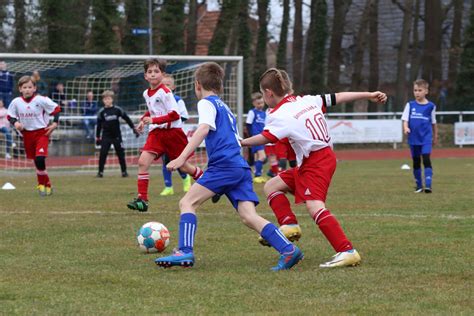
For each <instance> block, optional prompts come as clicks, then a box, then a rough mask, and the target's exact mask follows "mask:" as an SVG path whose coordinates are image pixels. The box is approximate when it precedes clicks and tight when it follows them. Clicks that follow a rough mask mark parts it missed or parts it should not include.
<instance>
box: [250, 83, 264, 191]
mask: <svg viewBox="0 0 474 316" xmlns="http://www.w3.org/2000/svg"><path fill="white" fill-rule="evenodd" d="M252 105H253V106H254V108H253V109H251V110H250V111H249V113H248V114H247V121H246V124H247V131H248V134H249V137H251V136H255V135H258V134H260V133H261V132H263V128H264V127H265V117H266V116H267V113H266V112H265V110H264V109H263V107H264V106H265V102H263V97H262V94H261V93H260V92H254V93H252ZM251 153H252V154H253V155H254V159H255V178H254V179H253V182H255V183H265V182H266V179H265V177H263V176H262V169H263V163H264V162H265V159H266V156H265V146H264V145H258V146H252V147H251Z"/></svg>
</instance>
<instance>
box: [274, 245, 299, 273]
mask: <svg viewBox="0 0 474 316" xmlns="http://www.w3.org/2000/svg"><path fill="white" fill-rule="evenodd" d="M293 247H295V248H294V249H293V251H292V252H291V253H288V254H283V255H281V256H280V260H278V264H277V265H276V266H274V267H273V268H272V270H273V271H280V270H289V269H291V268H293V266H295V265H296V264H297V263H298V262H300V261H301V260H303V258H304V255H303V252H301V250H300V248H298V247H296V246H293Z"/></svg>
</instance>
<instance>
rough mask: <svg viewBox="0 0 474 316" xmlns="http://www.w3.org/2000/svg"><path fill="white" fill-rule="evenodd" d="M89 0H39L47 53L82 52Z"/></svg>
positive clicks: (83, 50)
mask: <svg viewBox="0 0 474 316" xmlns="http://www.w3.org/2000/svg"><path fill="white" fill-rule="evenodd" d="M89 6H90V0H70V1H61V0H41V1H40V10H41V16H42V18H41V21H42V23H43V25H44V26H45V28H46V43H47V44H46V46H47V48H46V51H47V52H48V53H52V54H57V53H75V54H77V53H83V52H85V49H84V43H85V42H86V31H87V25H88V18H89Z"/></svg>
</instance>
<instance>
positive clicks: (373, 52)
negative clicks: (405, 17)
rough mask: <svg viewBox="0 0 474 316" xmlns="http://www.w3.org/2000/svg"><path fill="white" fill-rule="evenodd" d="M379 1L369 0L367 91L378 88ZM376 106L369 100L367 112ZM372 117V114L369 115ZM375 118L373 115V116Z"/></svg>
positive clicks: (373, 110)
mask: <svg viewBox="0 0 474 316" xmlns="http://www.w3.org/2000/svg"><path fill="white" fill-rule="evenodd" d="M378 25H379V3H378V1H377V0H370V13H369V36H370V41H369V62H370V65H369V91H376V90H378V89H379V35H378V34H379V28H378ZM377 109H378V106H377V104H376V103H374V102H369V106H368V109H367V110H368V112H377ZM370 117H372V116H370ZM373 118H375V117H373Z"/></svg>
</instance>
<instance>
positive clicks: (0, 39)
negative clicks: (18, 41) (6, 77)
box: [0, 5, 7, 52]
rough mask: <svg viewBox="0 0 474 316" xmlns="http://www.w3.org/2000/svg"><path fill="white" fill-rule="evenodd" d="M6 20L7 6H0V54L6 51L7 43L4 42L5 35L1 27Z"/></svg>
mask: <svg viewBox="0 0 474 316" xmlns="http://www.w3.org/2000/svg"><path fill="white" fill-rule="evenodd" d="M6 19H7V6H6V5H1V6H0V52H6V51H7V47H6V46H7V43H6V41H5V38H6V35H5V31H4V28H3V27H1V26H3V24H4V22H5V21H6Z"/></svg>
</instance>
